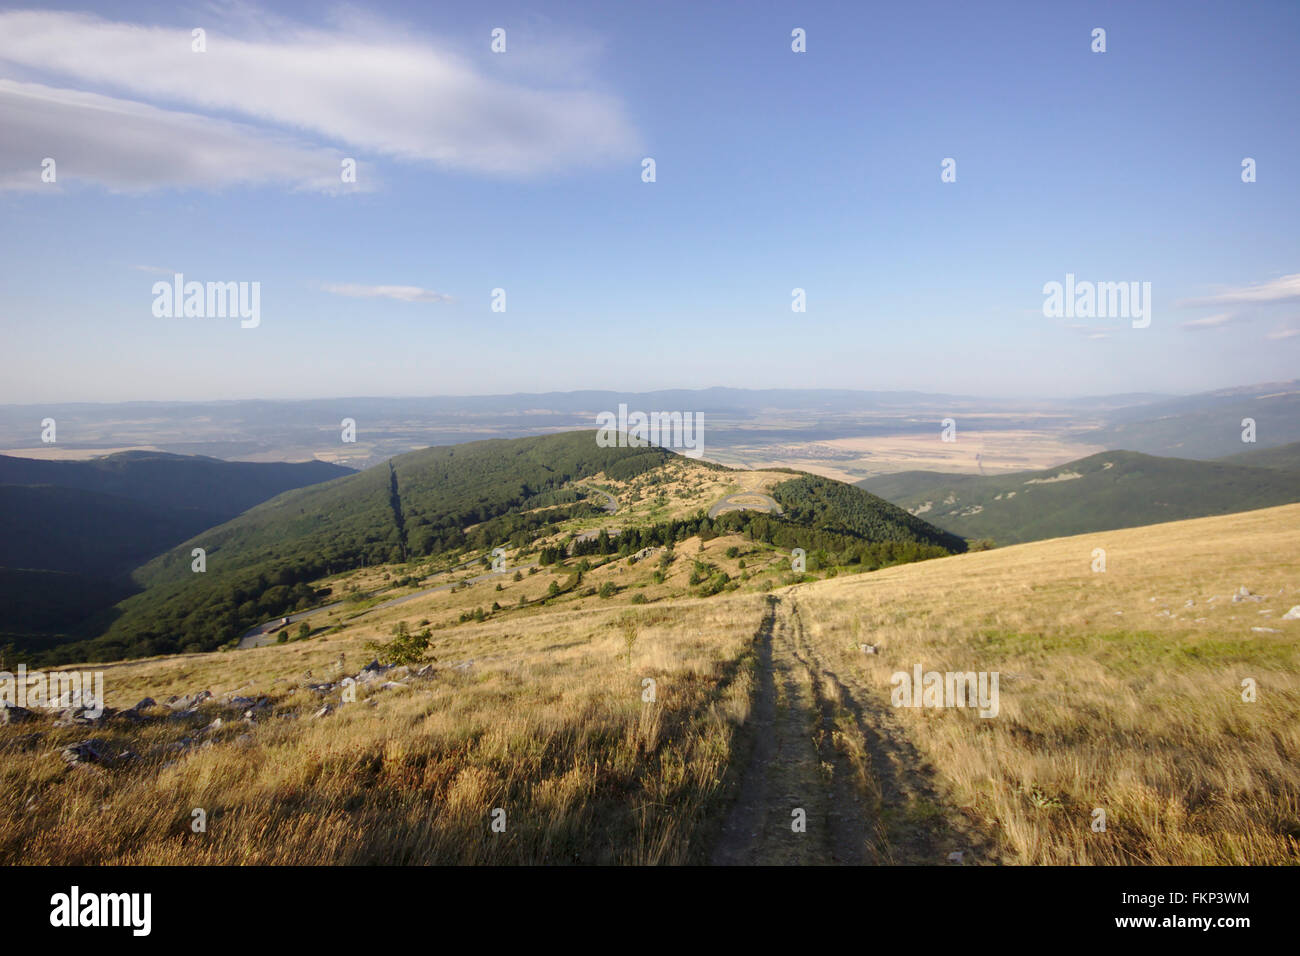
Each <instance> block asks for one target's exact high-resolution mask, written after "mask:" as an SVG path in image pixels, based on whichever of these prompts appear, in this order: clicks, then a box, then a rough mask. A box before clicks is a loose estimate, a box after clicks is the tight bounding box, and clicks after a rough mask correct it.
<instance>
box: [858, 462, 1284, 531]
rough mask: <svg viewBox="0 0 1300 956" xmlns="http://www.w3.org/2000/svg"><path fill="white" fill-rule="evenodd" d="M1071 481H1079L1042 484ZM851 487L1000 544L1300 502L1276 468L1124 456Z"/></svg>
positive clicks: (907, 476) (903, 477)
mask: <svg viewBox="0 0 1300 956" xmlns="http://www.w3.org/2000/svg"><path fill="white" fill-rule="evenodd" d="M1107 464H1109V465H1110V466H1111V467H1109V468H1108V467H1106V466H1107ZM1070 474H1078V475H1080V476H1081V477H1079V478H1074V479H1069V480H1058V481H1050V480H1048V479H1053V478H1057V477H1058V476H1066V475H1070ZM1030 482H1036V483H1032V484H1031V483H1030ZM859 485H860V486H861V487H864V488H866V489H867V490H868V491H872V492H874V493H875V494H878V495H880V496H881V497H883V498H886V499H887V500H889V501H892V502H894V503H895V504H898V505H900V506H902V507H904V508H907V509H908V510H909V511H914V512H915V513H917V514H919V515H920V516H921V517H924V518H925V519H926V520H928V521H930V522H932V523H934V524H936V525H938V526H939V527H941V528H944V529H946V530H949V531H952V532H954V533H956V534H960V535H962V536H964V537H966V538H968V539H970V538H992V539H994V541H996V542H997V543H999V544H1011V543H1016V542H1022V541H1034V540H1040V539H1043V538H1051V537H1058V536H1062V535H1070V534H1083V533H1085V532H1090V531H1104V530H1109V529H1114V528H1125V527H1136V526H1139V525H1147V524H1156V523H1158V522H1162V521H1176V520H1181V519H1184V518H1195V517H1201V516H1207V515H1216V514H1228V513H1231V512H1236V511H1245V510H1249V509H1253V508H1264V507H1269V506H1272V505H1278V504H1284V503H1289V502H1293V501H1297V500H1300V479H1297V477H1296V476H1295V475H1294V474H1290V473H1287V472H1284V471H1280V470H1274V469H1268V468H1251V467H1243V466H1241V465H1236V464H1225V463H1221V462H1203V461H1191V460H1187V459H1180V458H1156V457H1153V456H1150V455H1142V454H1139V453H1137V452H1129V451H1111V452H1102V453H1100V454H1097V455H1092V456H1089V457H1088V458H1081V459H1079V460H1078V461H1072V462H1067V463H1066V464H1064V465H1060V466H1058V467H1056V468H1050V469H1046V470H1044V471H1038V472H1017V473H1016V474H1014V475H999V476H993V477H984V476H973V475H945V474H941V473H937V472H903V473H900V474H896V475H884V476H881V477H878V478H869V479H867V480H865V481H863V482H860V483H859ZM1012 492H1014V495H1013V496H1009V495H1010V493H1012ZM999 496H1000V497H999ZM927 505H928V507H927Z"/></svg>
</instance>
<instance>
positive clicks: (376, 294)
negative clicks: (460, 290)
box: [324, 283, 452, 302]
mask: <svg viewBox="0 0 1300 956" xmlns="http://www.w3.org/2000/svg"><path fill="white" fill-rule="evenodd" d="M324 289H325V291H326V292H332V293H334V294H335V295H346V296H348V297H350V298H353V299H396V300H397V301H399V302H451V301H452V297H451V296H449V295H446V294H445V293H442V292H434V291H433V290H432V289H422V288H420V287H419V286H418V285H356V284H354V283H333V284H328V285H326V286H324Z"/></svg>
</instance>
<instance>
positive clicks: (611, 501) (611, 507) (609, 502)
mask: <svg viewBox="0 0 1300 956" xmlns="http://www.w3.org/2000/svg"><path fill="white" fill-rule="evenodd" d="M582 487H583V488H586V489H587V490H588V491H594V492H595V493H596V494H598V495H604V497H605V504H604V505H602V507H603V508H604V509H605V511H606V512H607V513H609V514H612V515H616V514H618V499H617V498H615V497H614V496H613V495H611V494H610V493H609V492H608V491H604V490H603V489H600V488H596V487H594V486H592V485H583V486H582Z"/></svg>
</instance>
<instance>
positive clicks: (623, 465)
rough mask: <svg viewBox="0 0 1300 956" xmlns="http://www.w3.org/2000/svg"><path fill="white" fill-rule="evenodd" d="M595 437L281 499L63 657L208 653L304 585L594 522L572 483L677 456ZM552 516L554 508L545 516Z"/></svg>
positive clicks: (167, 562) (292, 598) (493, 452)
mask: <svg viewBox="0 0 1300 956" xmlns="http://www.w3.org/2000/svg"><path fill="white" fill-rule="evenodd" d="M595 436H596V433H595V432H594V431H583V432H566V433H564V434H560V435H549V436H543V437H536V438H518V439H494V440H489V441H479V442H470V443H467V444H463V445H446V446H440V447H437V448H428V449H423V450H421V451H416V452H410V453H408V454H405V455H399V456H397V457H396V458H393V459H391V461H389V462H387V463H385V464H383V465H378V466H376V467H374V468H369V469H366V470H365V471H363V472H359V473H356V474H353V475H351V476H349V477H346V478H343V479H340V480H338V481H333V482H330V483H328V484H324V485H319V486H314V487H311V488H303V489H300V490H298V491H294V492H289V493H287V494H284V495H280V496H279V497H277V498H275V499H272V500H271V501H268V502H265V503H264V504H262V505H259V506H258V507H256V508H253V509H251V510H250V511H247V512H245V513H244V514H242V515H239V516H238V517H237V518H235V519H233V520H231V521H228V522H226V523H225V524H222V525H219V526H217V527H215V528H210V529H208V530H207V531H205V532H203V533H201V534H199V535H197V536H195V537H193V538H192V539H190V540H189V541H186V542H184V543H183V544H181V545H179V546H178V547H176V548H174V549H172V550H171V551H169V552H168V553H166V554H164V555H162V556H160V557H158V558H156V559H155V560H153V561H150V562H149V563H148V564H146V565H145V566H144V567H142V568H140V569H139V571H138V572H137V573H136V580H137V581H138V582H139V583H140V584H142V585H143V586H144V592H143V593H141V594H138V595H135V596H133V597H131V598H129V599H127V600H126V601H124V602H122V604H121V605H119V608H118V616H117V618H116V620H114V621H113V622H112V624H111V626H109V628H108V630H107V632H106V633H105V634H104V635H103V636H102V637H100V638H98V639H97V640H95V641H93V642H91V643H90V644H89V645H83V646H70V647H66V648H63V649H61V651H62V653H63V654H64V655H66V656H67V658H68V659H69V660H71V659H73V658H74V657H78V656H80V657H83V658H84V657H86V656H89V657H90V658H91V659H98V660H113V659H118V658H121V657H130V656H139V655H142V654H157V653H168V652H172V651H178V650H182V651H197V650H211V649H213V648H215V647H217V646H219V645H220V644H222V643H224V642H226V641H228V640H229V639H230V637H231V635H232V634H238V633H240V632H241V631H242V630H244V629H246V628H247V627H249V626H252V625H254V624H257V623H259V622H261V621H263V620H265V619H267V618H269V617H273V616H275V615H277V614H280V613H283V612H285V611H288V610H292V609H294V608H296V607H300V606H305V605H306V604H310V603H312V602H313V601H314V600H315V594H314V592H313V591H312V589H311V587H310V586H309V582H311V581H313V580H315V579H317V578H319V577H321V576H323V575H325V574H329V573H332V572H335V571H341V570H344V569H347V568H353V567H360V566H362V565H367V564H380V563H384V562H398V561H405V560H409V559H411V558H413V557H420V556H425V555H435V554H440V553H442V552H445V551H449V550H453V549H458V548H464V547H475V548H481V547H491V546H495V545H501V544H504V543H507V542H510V541H511V540H512V539H513V541H514V542H515V543H516V544H518V543H522V542H523V541H524V540H526V539H527V537H528V536H529V535H530V534H531V533H534V532H536V531H537V530H538V529H540V528H543V527H545V525H546V524H547V523H550V522H556V521H560V520H564V519H567V518H569V517H573V516H575V515H577V514H580V513H582V511H583V509H588V510H591V511H593V512H594V510H595V509H594V508H593V506H592V505H590V504H587V503H586V502H585V501H584V500H583V499H584V496H583V495H582V494H580V493H579V492H577V491H575V490H573V489H566V488H565V487H564V486H565V485H566V484H568V483H569V482H572V481H574V480H576V479H580V478H586V477H590V476H592V475H595V474H597V473H600V472H604V473H605V474H606V475H607V476H609V477H611V478H614V479H616V480H617V479H624V478H631V477H633V476H635V475H637V474H639V473H641V472H644V471H648V470H650V469H652V468H655V467H657V466H658V465H660V464H662V463H663V462H664V461H666V460H667V459H669V458H670V457H672V453H671V452H669V451H665V450H663V449H660V448H654V447H646V448H601V447H599V446H597V444H596V440H595ZM554 505H561V506H563V507H558V508H555V507H550V508H548V507H547V506H554ZM542 508H546V509H547V510H544V511H535V510H534V509H542ZM525 512H530V513H527V514H525ZM467 528H468V529H470V530H469V531H468V532H467V531H466V530H465V529H467ZM193 548H203V549H204V550H205V552H206V561H207V569H206V571H205V572H203V573H202V574H196V573H195V572H194V571H192V570H191V563H192V558H191V551H192V549H193Z"/></svg>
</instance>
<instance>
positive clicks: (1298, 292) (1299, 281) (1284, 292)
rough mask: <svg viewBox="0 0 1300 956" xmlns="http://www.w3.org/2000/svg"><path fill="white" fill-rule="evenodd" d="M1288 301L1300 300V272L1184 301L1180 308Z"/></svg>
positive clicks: (1181, 302) (1180, 303)
mask: <svg viewBox="0 0 1300 956" xmlns="http://www.w3.org/2000/svg"><path fill="white" fill-rule="evenodd" d="M1288 299H1300V272H1297V273H1294V274H1293V275H1289V276H1279V277H1278V278H1276V279H1271V280H1269V281H1268V282H1261V283H1259V284H1258V285H1248V286H1238V287H1237V288H1229V289H1225V290H1223V291H1222V292H1217V293H1215V294H1214V295H1208V296H1202V297H1200V298H1195V299H1183V300H1181V301H1179V302H1178V303H1177V304H1178V305H1180V306H1198V305H1247V304H1254V303H1262V302H1285V301H1287V300H1288Z"/></svg>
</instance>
